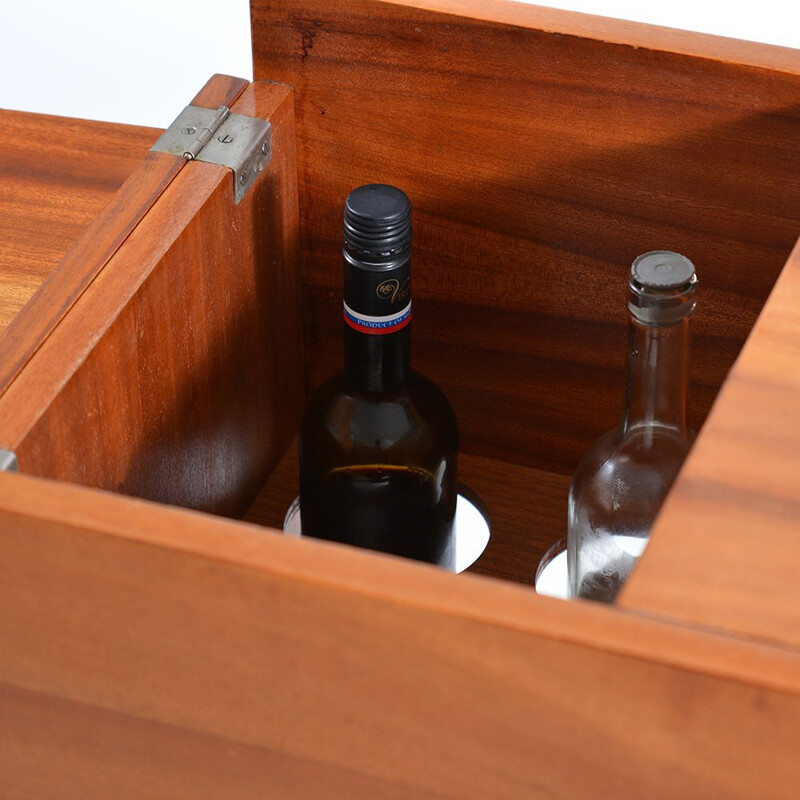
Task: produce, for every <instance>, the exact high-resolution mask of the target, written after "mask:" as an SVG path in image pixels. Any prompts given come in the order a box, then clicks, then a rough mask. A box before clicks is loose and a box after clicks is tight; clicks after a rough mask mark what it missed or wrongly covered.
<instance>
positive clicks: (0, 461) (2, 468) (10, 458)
mask: <svg viewBox="0 0 800 800" xmlns="http://www.w3.org/2000/svg"><path fill="white" fill-rule="evenodd" d="M18 470H19V468H18V466H17V457H16V455H15V454H14V453H12V452H11V451H10V450H3V449H0V472H18Z"/></svg>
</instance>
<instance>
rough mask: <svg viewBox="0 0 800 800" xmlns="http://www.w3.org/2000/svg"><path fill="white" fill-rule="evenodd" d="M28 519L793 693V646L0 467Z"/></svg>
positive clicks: (797, 659) (13, 509)
mask: <svg viewBox="0 0 800 800" xmlns="http://www.w3.org/2000/svg"><path fill="white" fill-rule="evenodd" d="M15 517H19V518H22V517H28V518H30V519H37V520H40V521H42V522H46V523H54V524H55V523H58V525H59V526H62V527H64V528H65V529H71V530H74V531H76V532H81V533H87V534H92V535H97V536H110V537H114V538H117V539H124V540H127V541H130V542H135V543H139V544H141V545H146V546H148V547H156V548H162V549H165V550H169V551H175V552H181V553H185V554H187V555H195V556H199V557H202V558H204V559H209V560H211V561H214V562H215V563H217V564H219V565H220V567H222V565H225V564H227V565H231V566H236V567H244V568H247V569H251V570H256V571H258V572H260V573H263V574H264V575H272V576H274V577H276V578H281V579H289V580H292V581H297V582H298V583H299V584H313V585H315V586H321V587H326V588H327V589H329V590H332V591H344V592H347V593H349V594H352V595H353V596H356V597H360V598H362V600H365V601H369V600H370V599H375V600H377V599H380V600H383V601H387V602H390V603H393V604H397V605H401V606H413V607H415V608H418V609H424V610H427V611H432V612H436V613H440V614H445V615H448V616H453V617H458V618H462V619H469V620H473V621H476V622H481V623H485V624H490V625H493V626H497V627H500V628H504V629H508V630H514V631H517V632H520V633H525V634H529V635H533V636H537V637H544V638H547V639H552V640H557V641H561V642H568V643H574V644H581V645H582V646H586V647H591V648H593V649H597V650H601V651H604V652H610V653H615V654H617V655H624V656H627V657H631V658H637V659H643V660H645V661H653V662H656V663H662V664H669V665H671V666H674V667H677V668H680V669H684V670H689V671H696V672H700V673H704V674H710V675H715V676H717V677H720V678H724V679H727V680H735V681H740V682H743V683H748V684H754V685H759V686H764V687H770V688H773V689H776V690H779V691H783V692H790V693H792V694H797V695H800V653H797V652H794V651H792V650H791V649H786V648H776V647H773V646H768V645H765V644H763V643H760V642H753V641H747V640H745V639H741V638H736V637H732V636H727V635H724V634H721V633H719V632H716V631H712V630H700V629H697V628H694V627H687V626H680V625H676V624H674V623H672V622H661V621H657V620H653V619H649V618H646V617H643V616H641V615H638V614H636V613H629V612H628V611H622V610H620V609H619V608H617V607H614V606H606V605H603V604H598V603H592V602H566V601H562V600H556V599H553V598H549V597H540V596H539V595H537V594H536V593H535V592H534V591H532V590H528V589H525V588H523V587H520V586H518V585H516V584H512V583H509V582H505V581H498V580H494V579H492V578H485V577H482V576H475V575H459V576H454V575H449V574H446V573H443V572H441V571H440V570H438V569H436V568H433V567H429V566H427V565H423V564H417V563H415V562H411V561H408V560H405V559H400V558H394V557H391V556H387V555H383V554H378V553H370V552H367V551H364V550H359V549H356V548H351V547H346V546H342V545H338V544H333V543H329V542H322V541H310V540H307V539H306V540H299V539H295V538H291V537H286V536H284V535H283V534H282V532H280V531H277V530H275V529H272V528H263V527H260V526H257V525H251V524H247V523H243V522H239V521H233V520H226V519H223V518H219V517H215V516H213V515H208V514H204V513H201V512H196V511H190V510H186V509H178V508H173V507H168V506H162V505H160V504H157V503H150V502H148V501H146V500H139V499H136V498H129V497H123V496H121V495H116V494H113V493H110V492H102V491H98V490H94V489H86V488H84V487H79V486H75V485H72V484H66V483H61V482H57V481H49V480H46V479H42V478H33V477H30V476H26V475H21V474H16V473H14V474H12V473H0V519H3V518H6V519H8V520H11V519H13V518H15Z"/></svg>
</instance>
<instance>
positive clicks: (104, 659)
mask: <svg viewBox="0 0 800 800" xmlns="http://www.w3.org/2000/svg"><path fill="white" fill-rule="evenodd" d="M0 560H2V562H3V563H7V564H13V565H14V569H13V570H9V571H7V574H6V575H5V577H4V580H3V581H2V582H0V638H2V641H3V642H4V643H5V645H6V646H4V647H3V648H0V686H2V689H3V691H2V692H0V702H2V703H3V705H4V707H5V708H7V709H8V708H9V707H10V710H11V712H13V714H12V717H11V718H12V719H18V718H19V717H20V716H24V715H28V721H27V722H26V723H25V724H23V725H22V726H21V735H22V736H24V738H25V742H24V743H25V744H26V745H27V746H26V747H24V751H23V752H22V753H21V754H20V755H19V758H20V759H23V758H24V759H26V760H25V761H24V762H23V763H24V764H25V765H30V763H31V759H32V758H35V755H36V754H37V753H38V754H41V757H44V756H45V755H48V756H49V758H48V762H47V763H48V764H49V763H52V764H53V765H54V768H55V769H56V774H57V775H60V776H63V777H64V779H65V780H64V783H63V784H62V785H61V786H60V796H61V797H64V798H70V797H76V798H77V797H81V798H83V797H85V796H86V793H85V788H86V786H87V783H88V782H89V781H91V780H92V777H93V776H94V778H95V780H96V779H97V776H96V771H97V763H98V761H99V760H100V759H102V757H103V756H105V757H107V758H109V759H110V760H111V762H112V766H111V772H110V775H109V781H110V784H111V785H113V782H114V781H115V780H117V781H118V782H119V784H120V785H121V786H122V787H123V793H122V794H120V795H117V796H122V797H127V796H131V795H130V793H131V791H132V788H133V787H132V786H131V784H132V782H133V780H134V778H133V777H132V776H135V775H136V774H137V773H138V774H139V775H142V774H148V770H149V769H152V765H153V763H154V762H153V761H152V760H151V759H153V758H155V759H156V760H155V764H156V765H163V767H164V769H163V770H159V774H158V775H156V776H154V777H153V781H155V782H156V783H155V785H156V786H161V787H163V786H165V785H166V786H167V787H170V786H178V787H180V788H178V789H176V791H177V796H178V797H182V796H189V794H190V793H191V791H194V792H195V796H200V797H203V796H206V795H205V794H204V788H205V786H204V784H203V781H204V778H205V776H206V774H207V772H206V770H205V769H203V768H200V769H198V770H197V771H195V770H196V768H197V761H198V760H199V759H202V758H203V757H204V756H205V757H212V756H214V755H216V757H217V758H219V759H222V753H223V752H224V751H223V747H225V745H226V743H228V742H230V743H231V744H230V747H231V748H232V751H233V753H232V754H230V755H229V756H228V757H227V758H225V759H223V763H222V764H221V765H220V771H221V774H220V775H219V776H218V777H217V778H216V779H215V783H213V784H212V785H213V786H220V785H224V781H225V779H226V778H227V777H228V776H229V775H230V773H229V770H234V771H237V776H238V777H239V778H240V779H241V783H240V784H238V787H237V788H239V790H240V791H241V792H242V793H243V796H249V795H247V794H245V792H246V791H250V790H251V787H252V785H254V784H258V786H259V787H260V789H261V790H262V792H263V791H265V787H264V785H263V783H262V782H261V776H262V775H263V772H262V770H263V769H265V768H266V767H265V765H266V764H267V763H270V761H269V760H271V764H272V768H273V769H275V771H276V773H277V774H278V775H279V776H280V780H281V781H282V782H283V785H282V786H281V787H280V788H281V789H282V790H283V794H279V793H276V796H279V797H281V796H286V797H293V798H300V797H308V794H306V793H305V792H307V791H308V790H309V784H310V783H312V784H313V782H314V780H315V778H317V776H319V778H321V779H322V778H324V776H325V775H326V771H327V774H328V775H329V776H330V777H331V781H330V785H329V786H328V787H327V789H326V790H325V791H324V793H323V794H324V796H326V797H332V798H353V797H365V796H369V797H372V796H375V797H397V796H403V794H402V792H403V791H405V796H407V797H434V796H435V797H453V798H455V797H459V798H464V797H492V798H519V797H531V798H538V797H541V798H545V797H554V796H555V797H569V798H571V800H581V798H596V797H597V796H598V791H599V790H598V787H603V792H604V793H605V794H607V795H613V796H619V797H625V796H632V797H648V798H670V800H673V798H676V797H681V798H683V797H686V798H709V800H710V799H711V798H715V799H716V798H719V797H726V798H741V799H742V800H744V799H745V798H747V799H748V800H749V798H752V797H760V798H787V800H788V798H793V797H794V794H795V789H796V786H797V784H798V781H800V773H799V772H798V770H799V769H800V762H798V761H797V759H796V758H794V753H795V749H796V743H797V737H798V734H800V729H799V728H798V724H800V723H798V720H799V719H800V654H798V653H797V652H789V651H787V650H784V649H782V648H776V647H775V648H773V647H769V646H765V645H759V644H756V643H752V642H746V641H740V640H737V639H736V638H733V637H725V636H721V635H718V634H714V633H711V632H704V631H699V630H695V629H691V628H681V627H680V626H677V625H674V624H668V623H660V622H657V621H654V620H645V619H641V618H639V617H637V616H635V615H631V614H627V613H624V612H622V611H620V610H618V609H614V608H608V607H599V606H597V605H596V604H591V603H575V604H568V603H564V602H561V601H554V600H549V599H547V598H540V597H537V596H536V595H534V594H533V592H531V591H526V590H524V589H522V588H520V587H515V586H512V585H509V584H507V583H502V582H499V581H491V580H487V579H485V578H479V577H474V576H452V575H447V574H445V573H443V572H440V571H439V570H436V569H434V568H431V567H427V566H423V565H418V564H412V563H410V562H406V561H404V560H402V559H395V558H389V557H379V556H375V555H371V554H367V553H365V552H362V551H356V550H353V549H351V548H345V547H340V546H336V545H332V544H328V543H319V542H308V541H297V540H292V539H288V538H286V537H283V536H280V535H276V534H272V533H270V532H268V531H265V530H264V529H258V528H255V527H253V526H248V525H243V524H242V523H234V522H231V521H225V520H220V519H217V518H212V517H210V516H206V515H201V514H197V513H194V512H188V511H183V510H179V509H167V508H163V507H159V506H155V505H153V504H149V503H146V502H144V501H140V500H133V499H129V498H122V497H119V496H115V495H111V494H106V493H101V492H96V491H90V490H86V489H83V488H80V487H75V486H69V485H66V484H52V483H50V482H46V481H41V480H37V479H33V478H30V477H27V476H22V475H10V474H0ZM31 693H35V696H34V697H31ZM0 719H2V720H3V723H4V724H5V723H6V722H7V721H8V719H9V717H7V716H5V715H3V716H2V717H0ZM83 721H86V722H87V724H88V723H90V722H91V723H92V729H93V731H95V732H106V733H108V734H109V738H108V739H107V740H106V739H105V737H103V741H102V742H99V741H97V736H93V737H92V742H93V743H92V742H89V741H87V742H86V744H85V746H84V747H79V743H80V741H81V740H80V739H79V740H78V742H77V743H76V742H75V741H74V740H68V739H67V736H68V734H76V735H77V734H78V732H79V731H78V726H79V724H80V723H81V722H83ZM45 722H47V723H52V724H53V725H55V726H56V727H55V728H51V727H50V725H49V724H48V725H47V726H45V724H44V723H45ZM95 725H96V726H97V727H96V728H95ZM2 727H3V725H0V729H2ZM59 734H60V736H59ZM7 735H8V734H7V732H5V733H4V736H7ZM62 737H63V738H62ZM167 741H172V742H174V743H175V749H174V755H173V757H170V754H169V753H165V752H162V754H161V755H160V756H157V757H154V755H153V752H154V750H158V749H161V750H162V751H163V750H170V748H169V747H165V746H166V744H167ZM126 745H127V747H126ZM12 748H16V750H15V752H18V753H19V752H20V745H15V744H12ZM106 748H107V749H106ZM76 749H77V750H78V752H76ZM123 750H124V754H123V752H122V751H123ZM71 754H75V758H74V759H70V755H71ZM0 759H2V756H0ZM239 762H243V763H244V764H252V765H253V773H252V775H251V776H250V778H249V779H248V778H247V777H246V776H244V775H243V774H242V772H241V771H239V770H237V764H238V763H239ZM20 763H21V762H12V764H11V766H12V768H11V769H10V770H8V771H6V772H5V773H4V790H5V791H6V792H7V793H9V794H11V795H12V796H13V795H15V794H19V793H20V792H21V790H22V788H26V789H29V787H31V786H34V787H35V786H36V785H37V779H36V777H35V776H31V775H30V773H29V770H27V769H21V768H20ZM39 763H41V761H40V762H39ZM300 764H307V765H308V766H307V773H305V772H304V771H303V770H301V769H300V768H299V767H300ZM234 777H236V776H234ZM248 781H249V782H248ZM217 782H218V783H217ZM181 783H183V784H184V786H180V784H181ZM42 784H44V785H45V786H46V778H45V776H39V778H38V785H42ZM148 785H149V784H148ZM234 786H237V784H234ZM360 789H362V790H366V789H371V790H372V791H374V794H371V793H369V792H367V793H366V794H359V793H358V791H359V790H360ZM190 790H191V791H190ZM45 796H46V795H45ZM270 796H272V795H271V794H270Z"/></svg>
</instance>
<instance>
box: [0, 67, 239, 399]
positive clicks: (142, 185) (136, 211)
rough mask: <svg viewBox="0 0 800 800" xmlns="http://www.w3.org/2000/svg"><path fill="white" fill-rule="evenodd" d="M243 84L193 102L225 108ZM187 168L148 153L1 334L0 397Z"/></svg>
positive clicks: (217, 85)
mask: <svg viewBox="0 0 800 800" xmlns="http://www.w3.org/2000/svg"><path fill="white" fill-rule="evenodd" d="M247 85H248V82H247V81H244V80H243V79H241V78H232V77H230V76H227V75H215V76H213V77H212V78H211V79H210V80H209V81H208V82H207V83H206V85H205V87H204V88H203V89H202V90H201V91H200V92H199V93H198V94H197V96H196V97H195V98H194V100H193V103H194V104H195V105H204V106H205V107H209V108H216V107H218V106H220V105H229V104H231V103H233V102H234V100H235V99H236V98H237V97H238V96H239V94H241V92H242V90H243V89H244V88H245V87H246V86H247ZM185 163H186V162H185V161H184V159H183V158H180V157H178V156H172V155H169V154H166V153H153V152H150V153H148V154H147V155H146V156H145V158H144V159H143V160H142V162H141V164H140V165H139V167H138V168H137V169H136V170H135V171H134V172H133V173H132V174H131V176H130V177H129V178H128V179H127V180H126V181H125V183H124V184H123V185H122V186H121V187H120V188H119V190H118V191H117V193H116V194H115V195H114V197H113V198H112V200H111V202H110V203H109V204H108V206H107V207H106V209H105V210H104V211H103V212H102V213H101V214H100V216H98V217H97V218H96V219H95V220H94V222H92V224H91V225H90V226H89V227H88V229H87V230H86V231H85V233H84V234H83V236H82V237H81V238H80V239H79V240H78V242H77V243H76V244H75V246H74V247H73V248H72V249H71V250H70V251H69V252H68V253H67V254H66V255H65V256H64V257H63V258H62V259H61V261H59V263H58V264H57V265H56V267H55V269H54V270H53V272H52V273H51V274H50V275H49V276H48V278H47V279H46V280H45V281H44V282H43V283H42V285H41V286H40V287H39V288H38V289H37V291H36V293H35V294H34V295H33V297H31V299H30V301H29V302H28V303H27V304H26V305H25V306H24V308H22V310H21V311H20V312H19V313H18V314H17V315H16V316H15V318H14V319H13V320H12V321H11V323H10V324H9V325H8V327H7V328H6V329H5V330H4V331H3V332H2V336H0V340H1V341H2V343H3V359H2V361H0V397H1V396H2V395H3V394H4V393H5V392H6V391H7V390H8V387H9V386H10V385H11V383H12V382H13V381H14V379H15V378H16V377H17V376H18V375H19V373H20V371H21V370H22V369H23V367H24V366H25V364H27V363H28V361H30V359H31V357H32V356H33V354H34V353H35V352H36V351H37V350H38V349H39V347H41V345H42V343H43V342H44V341H45V339H47V337H48V336H49V335H50V334H51V333H52V331H53V329H54V328H55V327H56V326H57V325H58V324H59V322H60V321H61V320H62V319H63V318H64V316H65V315H66V314H67V313H68V312H69V310H70V308H72V306H73V305H74V304H75V302H76V301H77V299H78V298H79V297H80V296H81V294H82V293H83V292H84V291H85V290H86V287H87V286H89V284H91V282H92V281H93V280H94V279H95V277H96V276H97V275H98V274H99V273H100V271H101V270H102V269H103V268H104V267H105V266H106V264H107V263H108V261H109V259H110V258H111V257H112V256H113V255H114V253H115V252H116V251H117V250H118V249H119V248H120V246H121V245H122V243H123V242H124V241H125V239H127V237H128V236H129V235H130V233H131V231H132V230H133V229H134V228H135V227H136V226H137V225H138V224H139V222H141V220H142V218H143V217H144V216H145V215H146V214H147V212H148V211H149V209H150V208H151V207H152V205H153V203H155V202H156V200H157V199H158V198H159V197H160V195H161V194H162V192H163V191H164V189H165V188H166V187H167V186H168V185H169V184H170V183H171V181H172V180H173V179H174V177H175V176H176V175H177V174H178V172H179V171H180V170H181V169H182V168H183V166H184V164H185Z"/></svg>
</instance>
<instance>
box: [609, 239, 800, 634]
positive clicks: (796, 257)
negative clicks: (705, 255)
mask: <svg viewBox="0 0 800 800" xmlns="http://www.w3.org/2000/svg"><path fill="white" fill-rule="evenodd" d="M621 602H622V604H624V605H625V606H627V607H630V608H637V609H643V610H648V611H650V612H653V613H657V614H665V615H669V616H672V617H677V618H679V619H682V620H687V621H690V622H692V623H695V624H699V625H704V626H711V627H714V628H719V629H722V630H728V631H734V632H736V633H739V634H743V635H747V636H751V637H754V638H759V639H772V640H775V641H778V642H781V643H784V644H788V645H790V646H792V647H794V648H798V649H800V246H798V247H797V248H795V250H794V253H793V254H792V257H791V259H790V260H789V263H788V264H787V266H786V268H785V269H784V271H783V273H782V274H781V277H780V278H779V280H778V283H777V284H776V286H775V289H774V290H773V292H772V294H771V295H770V298H769V300H768V301H767V305H766V307H765V308H764V312H763V314H762V315H761V317H760V318H759V320H758V322H757V323H756V326H755V329H754V330H753V333H752V334H751V336H750V338H749V339H748V340H747V344H746V345H745V347H744V350H743V351H742V354H741V356H740V357H739V359H738V361H737V362H736V366H735V367H734V369H733V371H732V373H731V375H730V377H729V378H728V380H727V381H726V383H725V386H724V387H723V389H722V392H721V393H720V396H719V398H718V400H717V403H716V404H715V406H714V409H713V411H712V414H711V416H710V417H709V419H708V422H707V423H706V427H705V428H704V429H703V432H702V434H701V435H700V438H699V440H698V441H697V443H696V445H695V447H694V449H693V450H692V453H691V454H690V456H689V460H688V461H687V463H686V464H685V466H684V468H683V470H682V472H681V473H680V475H679V477H678V480H677V482H676V484H675V486H674V487H673V489H672V492H671V494H670V496H669V498H668V499H667V502H666V504H665V507H664V509H663V510H662V513H661V516H660V518H659V521H658V524H657V526H656V528H655V530H654V531H653V537H652V542H651V544H650V546H649V547H648V549H647V552H646V555H645V556H644V557H643V559H642V563H641V564H640V565H639V567H638V568H637V570H636V572H634V574H633V576H632V579H631V581H630V583H629V585H628V586H627V587H626V588H625V590H624V591H623V594H622V598H621Z"/></svg>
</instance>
